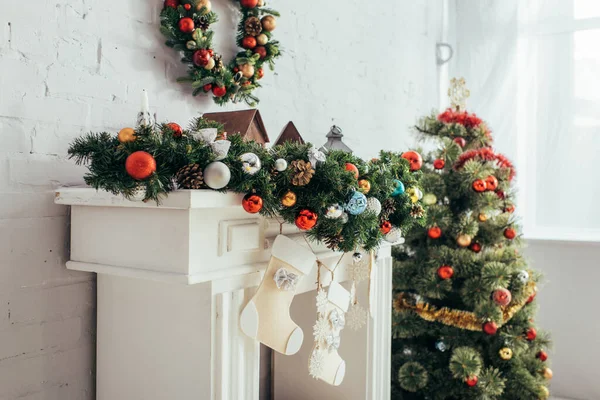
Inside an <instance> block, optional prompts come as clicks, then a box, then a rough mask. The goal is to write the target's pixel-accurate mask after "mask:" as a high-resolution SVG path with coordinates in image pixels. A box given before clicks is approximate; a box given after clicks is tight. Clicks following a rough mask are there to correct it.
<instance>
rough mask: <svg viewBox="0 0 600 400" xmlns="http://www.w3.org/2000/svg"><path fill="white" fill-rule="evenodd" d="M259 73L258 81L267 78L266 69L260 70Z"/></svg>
mask: <svg viewBox="0 0 600 400" xmlns="http://www.w3.org/2000/svg"><path fill="white" fill-rule="evenodd" d="M257 72H258V75H257V78H258V79H262V78H263V76H265V70H264V69H262V68H259V69H258V71H257Z"/></svg>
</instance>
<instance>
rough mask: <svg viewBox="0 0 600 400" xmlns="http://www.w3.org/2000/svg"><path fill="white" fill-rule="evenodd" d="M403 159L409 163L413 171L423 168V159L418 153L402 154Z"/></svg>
mask: <svg viewBox="0 0 600 400" xmlns="http://www.w3.org/2000/svg"><path fill="white" fill-rule="evenodd" d="M402 158H404V159H405V160H407V161H408V162H409V164H410V170H411V171H418V170H420V169H421V167H422V166H423V157H421V155H420V154H419V153H417V152H416V151H407V152H405V153H402Z"/></svg>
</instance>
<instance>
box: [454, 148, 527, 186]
mask: <svg viewBox="0 0 600 400" xmlns="http://www.w3.org/2000/svg"><path fill="white" fill-rule="evenodd" d="M474 158H479V159H481V160H483V161H496V163H497V164H498V166H499V167H500V168H508V169H510V175H509V178H508V179H509V180H511V181H512V180H513V178H514V177H515V175H516V171H515V168H514V166H513V164H512V162H510V160H509V159H508V158H506V156H504V155H503V154H496V153H494V150H492V149H491V148H490V147H484V148H481V149H473V150H469V151H465V152H464V153H462V154H461V155H460V157H458V160H457V161H456V163H455V164H454V169H455V170H459V169H461V168H462V167H464V165H465V163H466V162H467V161H469V160H472V159H474Z"/></svg>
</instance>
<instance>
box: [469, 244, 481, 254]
mask: <svg viewBox="0 0 600 400" xmlns="http://www.w3.org/2000/svg"><path fill="white" fill-rule="evenodd" d="M470 248H471V251H473V252H475V253H479V252H480V251H481V245H480V244H479V243H473V244H472V245H471V247H470Z"/></svg>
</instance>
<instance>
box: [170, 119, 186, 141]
mask: <svg viewBox="0 0 600 400" xmlns="http://www.w3.org/2000/svg"><path fill="white" fill-rule="evenodd" d="M167 127H168V128H169V129H170V130H172V131H173V137H176V138H178V137H181V136H183V129H181V126H180V125H179V124H176V123H175V122H169V123H168V124H167Z"/></svg>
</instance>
